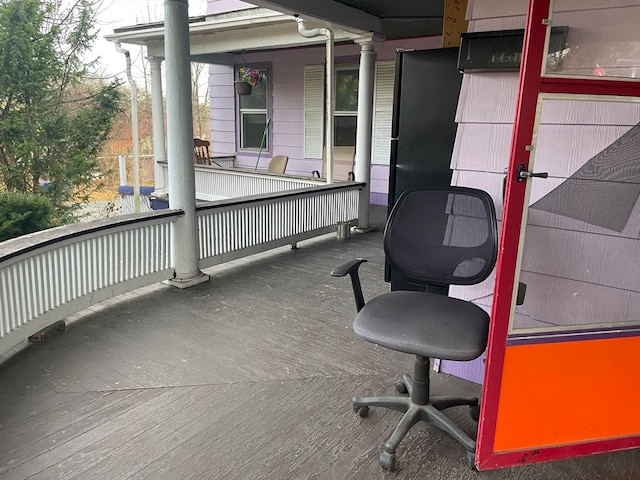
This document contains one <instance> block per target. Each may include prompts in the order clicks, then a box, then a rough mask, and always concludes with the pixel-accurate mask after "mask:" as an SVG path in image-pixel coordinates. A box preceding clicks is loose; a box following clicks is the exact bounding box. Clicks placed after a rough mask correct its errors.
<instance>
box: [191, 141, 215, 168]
mask: <svg viewBox="0 0 640 480" xmlns="http://www.w3.org/2000/svg"><path fill="white" fill-rule="evenodd" d="M210 146H211V142H209V141H208V140H201V139H200V138H194V139H193V160H194V162H195V163H196V165H211V153H210V152H209V147H210Z"/></svg>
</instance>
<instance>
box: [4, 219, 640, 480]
mask: <svg viewBox="0 0 640 480" xmlns="http://www.w3.org/2000/svg"><path fill="white" fill-rule="evenodd" d="M373 213H374V215H373V222H372V223H373V224H377V225H382V224H383V215H384V210H383V209H381V208H380V209H375V210H374V212H373ZM381 238H382V232H381V230H378V231H376V232H373V233H369V234H363V235H360V234H352V237H351V240H348V241H340V240H337V239H336V238H335V236H333V235H328V236H325V237H322V238H321V239H316V240H313V241H308V242H304V243H302V244H301V245H300V248H299V249H298V250H290V249H287V248H282V249H277V250H274V251H272V252H269V253H266V254H262V255H259V256H256V257H252V258H250V259H245V260H242V261H235V262H233V263H230V264H227V265H224V266H221V267H217V268H214V269H210V270H209V271H208V273H211V275H212V280H211V281H210V282H208V283H205V284H201V285H198V286H196V287H193V288H190V289H188V290H183V291H181V290H177V289H174V288H172V287H168V286H165V285H154V286H151V287H148V288H145V289H141V290H139V291H136V292H133V293H130V294H128V295H125V296H122V297H119V298H117V299H114V300H112V301H110V302H107V303H105V304H103V305H101V306H99V307H97V308H94V309H92V310H91V311H87V312H83V313H82V314H81V315H76V316H75V317H74V318H73V320H74V321H73V322H72V323H70V324H69V326H68V330H67V331H66V332H64V333H62V334H59V335H57V336H55V337H53V338H51V339H49V340H48V341H47V342H45V343H42V344H33V345H31V346H29V347H28V348H26V349H25V350H23V351H22V352H20V353H19V354H17V355H15V356H14V357H12V358H11V359H9V360H8V361H6V362H5V363H4V364H2V365H1V366H0V480H9V479H27V478H28V479H47V480H49V479H100V480H102V479H114V480H115V479H117V480H120V479H154V480H155V479H176V480H182V479H198V480H201V479H240V480H254V479H270V480H274V479H278V480H280V479H317V480H321V479H340V480H341V479H352V480H371V479H384V478H392V479H397V480H403V479H418V478H421V479H422V478H425V479H443V480H444V479H455V480H459V479H476V478H483V479H526V480H537V479H540V480H542V479H544V480H548V479H593V478H598V479H612V480H613V479H615V480H632V479H637V478H640V450H634V451H627V452H619V453H615V454H608V455H599V456H593V457H589V458H582V459H575V460H571V461H560V462H554V463H549V464H543V465H531V466H523V467H518V468H512V469H507V470H502V471H493V472H486V473H477V472H473V471H470V470H468V469H467V467H466V466H465V462H464V452H463V449H462V447H461V446H459V445H458V444H457V443H456V442H454V441H453V440H452V439H450V438H449V437H448V436H447V435H445V434H443V433H441V432H440V431H439V430H438V429H437V428H435V427H432V426H429V425H419V426H417V427H414V429H413V430H412V432H410V434H409V436H408V437H407V438H406V439H405V441H404V442H403V443H402V444H401V446H400V448H399V450H398V470H397V471H395V472H393V473H388V472H385V471H384V470H382V469H381V468H380V467H379V466H378V460H377V458H378V454H379V451H380V449H381V446H382V444H383V442H384V441H385V440H386V438H387V437H388V436H389V435H390V433H391V431H392V429H393V428H394V427H395V425H396V422H397V420H398V417H399V414H397V413H396V412H388V411H384V410H381V409H374V410H372V413H371V415H370V416H369V417H368V418H366V419H361V418H360V417H358V416H357V415H355V414H354V413H353V412H352V410H351V406H350V399H351V397H352V396H354V395H359V394H365V393H371V394H379V393H383V392H388V393H389V394H392V393H393V392H395V390H394V388H393V382H394V381H395V380H396V379H397V378H398V374H399V373H401V372H405V371H409V370H410V369H411V367H412V359H411V358H409V357H408V356H405V355H400V354H394V353H390V352H387V351H385V350H384V349H381V348H377V347H375V346H373V345H371V344H368V343H367V342H365V341H362V340H360V339H358V338H357V337H356V336H355V334H353V332H352V330H351V320H352V318H353V315H354V313H355V308H354V306H353V300H352V298H351V290H350V285H349V281H348V280H347V279H334V278H332V277H330V276H329V271H330V270H331V269H332V268H333V267H334V266H336V265H338V264H339V263H340V262H342V261H343V260H347V259H351V258H354V257H356V256H362V257H366V258H369V259H370V262H369V263H367V264H366V265H364V266H363V268H362V274H363V275H362V278H363V285H364V287H365V296H366V298H370V297H371V296H372V295H374V294H376V293H379V292H383V291H386V290H387V289H388V286H387V285H386V284H385V283H384V282H383V280H382V277H383V255H382V250H381ZM433 382H434V383H433V390H434V391H437V392H442V393H447V392H452V393H453V392H456V393H459V392H460V391H468V392H478V391H479V387H478V386H476V385H474V384H470V383H467V382H464V381H462V380H459V379H456V378H453V377H448V376H446V375H441V374H434V381H433ZM607 407H608V406H604V408H607ZM448 413H449V414H450V415H453V416H454V417H455V418H456V419H458V421H459V422H460V423H461V424H462V426H463V428H464V429H465V430H466V431H467V432H469V433H472V434H474V428H475V426H474V424H473V422H472V421H471V420H470V419H468V415H467V410H466V409H465V408H459V409H451V410H449V411H448ZM585 420H586V421H587V419H585Z"/></svg>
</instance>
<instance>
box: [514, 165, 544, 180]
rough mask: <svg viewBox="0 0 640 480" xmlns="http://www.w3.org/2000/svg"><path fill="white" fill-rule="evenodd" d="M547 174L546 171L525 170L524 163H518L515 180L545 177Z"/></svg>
mask: <svg viewBox="0 0 640 480" xmlns="http://www.w3.org/2000/svg"><path fill="white" fill-rule="evenodd" d="M547 177H549V174H548V173H547V172H540V173H533V172H527V169H526V168H525V167H524V163H521V164H520V165H518V178H516V181H517V182H524V181H525V180H526V179H527V178H547Z"/></svg>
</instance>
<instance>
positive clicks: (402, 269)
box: [331, 187, 497, 470]
mask: <svg viewBox="0 0 640 480" xmlns="http://www.w3.org/2000/svg"><path fill="white" fill-rule="evenodd" d="M384 250H385V253H386V255H387V261H388V262H389V263H390V264H391V265H392V266H393V267H394V268H395V269H396V270H397V271H398V272H399V273H400V274H401V275H403V276H405V277H406V278H408V279H411V280H413V281H414V282H416V283H417V284H420V285H426V291H425V292H421V291H392V292H389V293H385V294H382V295H379V296H377V297H375V298H373V299H372V300H370V301H369V302H367V303H366V304H365V301H364V297H363V294H362V288H361V285H360V279H359V276H358V268H359V266H360V265H361V264H362V263H363V262H366V260H364V259H356V260H353V261H351V262H348V263H346V264H344V265H341V266H340V267H338V268H337V269H336V270H334V271H333V272H331V274H332V275H333V276H336V277H343V276H345V275H350V277H351V282H352V285H353V292H354V296H355V301H356V308H357V309H358V315H357V316H356V318H355V320H354V322H353V329H354V331H355V333H356V334H357V335H358V336H360V337H362V338H364V339H365V340H367V341H369V342H372V343H375V344H378V345H380V346H383V347H386V348H389V349H391V350H396V351H399V352H404V353H411V354H413V355H415V356H416V361H415V369H414V373H413V378H412V377H410V376H409V375H404V377H403V379H402V380H401V381H399V382H397V383H396V389H397V390H398V392H399V393H401V394H406V393H408V394H409V396H408V397H407V396H397V397H363V398H354V399H353V409H354V411H355V412H357V413H358V414H359V415H360V416H361V417H366V416H367V415H368V414H369V407H370V406H379V407H385V408H390V409H392V410H397V411H399V412H402V413H404V416H403V417H402V420H401V421H400V424H399V425H398V426H397V427H396V429H395V431H394V432H393V434H392V435H391V438H390V439H389V440H388V441H387V442H386V443H385V445H384V449H383V452H382V455H381V456H380V464H381V465H382V466H383V467H384V468H386V469H388V470H393V469H394V468H395V451H396V448H397V447H398V445H399V444H400V441H401V440H402V438H403V437H404V436H405V435H406V433H407V432H408V431H409V429H410V428H411V427H412V426H413V425H415V424H416V423H417V422H419V421H421V420H423V421H426V422H430V423H432V424H434V425H436V426H437V427H439V428H440V429H442V430H444V431H445V432H447V433H449V434H450V435H451V436H452V437H454V438H455V439H456V440H457V441H458V442H460V443H461V444H462V445H463V446H464V447H465V449H466V450H467V463H468V464H469V466H470V467H473V465H474V454H475V448H476V442H475V441H474V440H472V439H471V438H470V437H469V436H468V435H467V434H466V433H464V432H463V431H462V429H460V428H459V427H458V426H457V425H455V424H454V423H453V422H452V421H451V420H450V419H449V418H447V417H446V416H445V415H443V414H442V413H441V412H440V410H443V409H445V408H449V407H453V406H458V405H468V406H469V407H470V412H469V413H470V415H471V417H472V418H474V419H475V420H477V419H478V416H479V405H478V399H477V398H476V397H472V398H463V397H434V398H432V397H430V395H429V372H430V359H431V358H440V359H446V360H461V361H467V360H473V359H475V358H478V357H479V356H480V355H481V354H482V353H483V352H484V350H485V348H486V346H487V337H488V331H489V314H487V313H486V312H485V311H484V310H483V309H482V308H481V307H479V306H477V305H475V304H473V303H471V302H467V301H464V300H460V299H456V298H450V297H448V296H447V289H448V286H449V285H473V284H476V283H480V282H481V281H483V280H484V279H485V278H487V277H488V276H489V274H490V273H491V271H492V270H493V267H494V264H495V261H496V254H497V227H496V214H495V209H494V206H493V201H492V199H491V197H490V196H489V195H488V194H487V193H486V192H483V191H481V190H475V189H470V188H464V187H445V188H428V189H421V190H413V191H409V192H406V193H404V194H403V195H401V197H400V198H399V199H398V201H397V203H396V205H395V206H394V208H393V210H392V212H391V214H390V215H389V219H388V221H387V226H386V228H385V232H384ZM431 291H435V292H437V293H428V292H431Z"/></svg>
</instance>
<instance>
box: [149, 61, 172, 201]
mask: <svg viewBox="0 0 640 480" xmlns="http://www.w3.org/2000/svg"><path fill="white" fill-rule="evenodd" d="M147 60H149V65H150V68H151V117H152V121H153V177H154V182H153V183H154V185H155V189H154V194H156V195H164V194H165V193H166V185H165V184H164V174H163V172H162V168H160V164H159V163H158V162H166V161H167V148H166V146H165V131H164V104H163V101H162V69H161V68H160V67H161V65H162V58H159V57H153V56H149V57H148V58H147Z"/></svg>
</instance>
